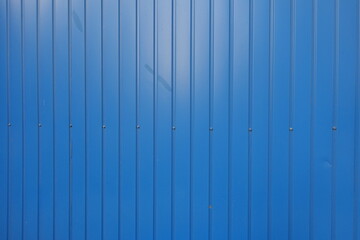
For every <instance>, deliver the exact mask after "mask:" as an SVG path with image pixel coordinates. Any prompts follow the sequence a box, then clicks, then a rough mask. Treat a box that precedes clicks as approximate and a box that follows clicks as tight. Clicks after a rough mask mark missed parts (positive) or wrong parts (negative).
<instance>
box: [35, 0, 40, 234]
mask: <svg viewBox="0 0 360 240" xmlns="http://www.w3.org/2000/svg"><path fill="white" fill-rule="evenodd" d="M39 1H40V0H36V92H37V93H36V104H37V113H36V114H37V121H38V123H39V122H40V94H39V92H40V82H39V8H40V5H39ZM37 136H38V139H37V156H38V162H37V231H36V232H37V239H39V236H40V234H39V232H40V217H39V215H40V197H39V195H40V161H41V155H40V142H41V141H40V137H41V136H40V129H39V128H37Z"/></svg>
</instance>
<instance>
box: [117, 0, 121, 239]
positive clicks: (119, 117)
mask: <svg viewBox="0 0 360 240" xmlns="http://www.w3.org/2000/svg"><path fill="white" fill-rule="evenodd" d="M120 3H121V0H119V1H118V9H117V13H118V64H119V65H118V72H117V74H118V81H119V86H118V93H119V97H118V104H119V109H118V119H119V124H118V128H119V132H118V138H119V146H118V161H119V169H118V184H119V185H118V201H119V202H118V239H120V235H121V205H122V204H121V111H120V108H121V98H120V93H121V74H120V72H121V57H120V54H121V51H120V41H121V40H120V38H121V25H120Z"/></svg>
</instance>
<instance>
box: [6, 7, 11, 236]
mask: <svg viewBox="0 0 360 240" xmlns="http://www.w3.org/2000/svg"><path fill="white" fill-rule="evenodd" d="M9 1H10V0H7V1H6V60H7V66H6V92H7V96H6V98H7V124H8V128H7V179H6V180H7V187H6V194H7V209H6V219H7V227H6V237H7V239H9V236H10V234H9V230H10V224H9V222H10V221H9V220H10V211H9V206H10V191H9V189H10V183H9V182H10V176H9V175H10V174H9V172H10V167H9V163H10V126H11V123H10V121H11V119H10V107H11V105H10V93H9V91H10V77H9V75H10V69H9V68H10V67H9V62H10V51H9V42H10V36H9V26H10V17H9V15H10V10H9V8H10V6H9Z"/></svg>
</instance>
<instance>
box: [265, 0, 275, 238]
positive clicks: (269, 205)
mask: <svg viewBox="0 0 360 240" xmlns="http://www.w3.org/2000/svg"><path fill="white" fill-rule="evenodd" d="M274 2H275V0H270V8H269V10H270V13H269V18H270V19H269V29H270V34H269V50H270V54H269V65H270V66H269V73H268V74H269V92H268V94H269V99H268V101H269V102H268V104H269V105H268V108H269V114H268V129H269V134H268V156H267V157H268V176H267V177H268V186H267V187H268V196H267V201H268V202H267V213H268V214H267V230H268V231H267V237H268V239H272V236H271V233H272V199H271V197H272V196H271V195H272V178H271V172H272V134H273V121H272V118H273V104H274V102H273V101H274V100H273V85H274V61H275V59H274V55H275V54H274V51H275V50H274V38H275V30H274V28H275V26H274V23H275V8H274V4H275V3H274Z"/></svg>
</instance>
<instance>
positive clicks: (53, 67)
mask: <svg viewBox="0 0 360 240" xmlns="http://www.w3.org/2000/svg"><path fill="white" fill-rule="evenodd" d="M55 4H56V0H52V6H51V12H52V14H51V42H52V43H51V49H52V52H51V58H52V60H51V61H52V63H51V64H52V66H51V67H52V69H51V74H52V138H53V146H52V148H53V151H52V154H53V156H52V158H53V159H52V161H53V162H52V172H53V174H52V177H53V179H52V186H53V189H52V204H53V205H52V208H53V210H52V212H53V214H52V217H53V221H52V224H53V226H52V228H53V229H52V234H53V239H55V236H56V234H55V232H56V222H55V221H56V217H55V216H56V210H55V203H56V201H55V192H56V184H55V179H56V170H55V162H56V157H55V156H56V148H55V145H56V141H55V139H56V135H55V134H56V131H55V124H56V121H55V115H56V112H55V105H56V104H55V99H56V97H55V92H56V91H55V87H56V85H55V84H56V79H55Z"/></svg>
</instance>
